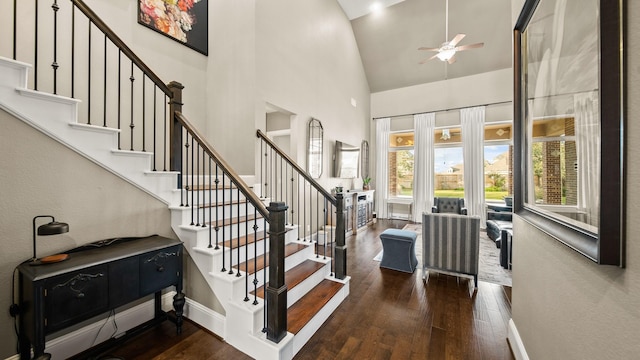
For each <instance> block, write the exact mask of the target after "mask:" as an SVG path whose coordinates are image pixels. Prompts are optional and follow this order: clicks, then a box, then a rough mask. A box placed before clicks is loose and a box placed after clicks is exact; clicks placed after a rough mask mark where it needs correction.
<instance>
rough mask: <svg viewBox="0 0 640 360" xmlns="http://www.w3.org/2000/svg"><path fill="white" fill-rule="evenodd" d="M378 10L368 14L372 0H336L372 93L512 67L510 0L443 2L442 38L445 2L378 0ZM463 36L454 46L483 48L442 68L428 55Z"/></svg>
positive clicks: (468, 53) (457, 55) (454, 0)
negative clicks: (352, 33)
mask: <svg viewBox="0 0 640 360" xmlns="http://www.w3.org/2000/svg"><path fill="white" fill-rule="evenodd" d="M378 1H379V2H380V3H381V4H382V5H383V6H386V7H384V9H382V10H381V11H379V12H375V13H371V12H369V6H370V5H371V3H373V2H374V1H373V0H338V2H339V3H340V4H341V6H342V7H343V9H344V11H345V13H346V14H347V16H348V17H349V18H350V19H351V26H352V28H353V32H354V34H355V38H356V41H357V43H358V48H359V51H360V56H361V58H362V63H363V65H364V70H365V73H366V76H367V80H368V82H369V88H370V90H371V92H372V93H375V92H380V91H385V90H390V89H396V88H401V87H406V86H412V85H418V84H422V83H427V82H433V81H440V80H445V79H452V78H456V77H462V76H468V75H473V74H479V73H484V72H489V71H494V70H499V69H505V68H510V67H511V63H512V50H511V49H512V40H511V39H512V26H511V1H510V0H449V21H448V25H449V26H448V38H446V36H445V32H446V29H445V28H446V23H447V19H446V15H445V14H446V10H445V9H446V0H404V1H403V0H382V1H381V0H378ZM458 33H463V34H466V37H465V38H464V39H463V40H462V41H461V42H460V43H459V44H458V45H466V44H472V43H478V42H484V47H482V48H477V49H470V50H466V51H462V52H458V53H457V54H456V62H455V63H453V64H450V65H449V64H447V63H446V62H442V61H440V60H438V59H437V58H436V59H433V60H430V61H428V62H426V63H424V64H422V65H420V64H419V62H420V61H422V60H424V59H426V58H429V57H431V56H432V55H434V54H435V53H434V52H428V51H419V50H418V48H419V47H439V46H440V45H441V44H442V43H443V42H445V41H449V40H451V39H452V38H453V37H454V36H455V35H456V34H458Z"/></svg>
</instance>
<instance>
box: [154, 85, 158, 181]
mask: <svg viewBox="0 0 640 360" xmlns="http://www.w3.org/2000/svg"><path fill="white" fill-rule="evenodd" d="M157 92H158V86H157V85H154V86H153V171H156V154H157V153H156V127H157V118H156V115H157V109H158V100H157V96H156V95H157Z"/></svg>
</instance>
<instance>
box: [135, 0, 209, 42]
mask: <svg viewBox="0 0 640 360" xmlns="http://www.w3.org/2000/svg"><path fill="white" fill-rule="evenodd" d="M208 2H209V1H208V0H138V23H140V24H142V25H144V26H146V27H148V28H150V29H152V30H155V31H157V32H159V33H161V34H163V35H165V36H167V37H169V38H171V39H173V40H175V41H177V42H179V43H182V44H184V45H186V46H188V47H190V48H192V49H193V50H195V51H197V52H199V53H201V54H204V55H207V53H208Z"/></svg>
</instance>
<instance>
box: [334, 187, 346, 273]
mask: <svg viewBox="0 0 640 360" xmlns="http://www.w3.org/2000/svg"><path fill="white" fill-rule="evenodd" d="M344 232H345V221H344V195H343V194H342V193H337V194H336V255H335V262H336V278H337V279H341V280H342V279H344V278H345V277H347V246H346V245H345V242H344Z"/></svg>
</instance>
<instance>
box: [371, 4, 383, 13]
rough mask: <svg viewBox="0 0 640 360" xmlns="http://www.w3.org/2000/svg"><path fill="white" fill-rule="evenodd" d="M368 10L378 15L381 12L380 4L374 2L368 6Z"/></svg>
mask: <svg viewBox="0 0 640 360" xmlns="http://www.w3.org/2000/svg"><path fill="white" fill-rule="evenodd" d="M369 10H371V12H372V13H378V12H380V11H382V4H381V3H379V2H374V3H373V4H371V6H369Z"/></svg>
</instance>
